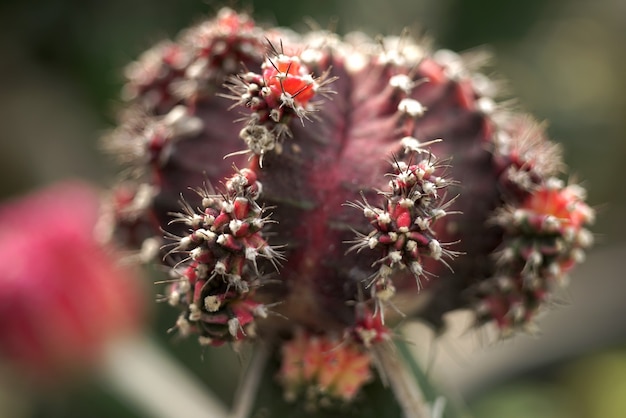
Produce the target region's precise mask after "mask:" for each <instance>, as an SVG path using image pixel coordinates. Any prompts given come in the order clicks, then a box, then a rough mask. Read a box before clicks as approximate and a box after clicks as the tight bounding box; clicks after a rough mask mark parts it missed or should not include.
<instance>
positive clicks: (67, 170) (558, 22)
mask: <svg viewBox="0 0 626 418" xmlns="http://www.w3.org/2000/svg"><path fill="white" fill-rule="evenodd" d="M232 3H233V2H230V3H229V2H225V1H222V2H218V1H199V0H177V1H172V0H170V1H166V0H158V1H154V0H108V1H106V2H97V1H79V0H19V1H18V0H3V2H1V3H0V199H5V198H8V197H10V196H13V195H16V194H19V193H21V192H25V191H27V190H29V189H32V188H35V187H39V186H42V185H45V184H49V183H52V182H54V181H57V180H59V179H63V178H68V177H72V178H75V177H80V178H85V179H88V180H91V181H93V182H95V183H96V184H99V185H101V186H104V187H106V186H107V185H110V184H111V183H112V181H113V179H114V178H115V173H116V168H115V166H114V165H113V163H112V161H111V160H110V159H108V158H106V157H105V156H103V154H102V153H100V151H99V150H98V138H99V137H100V136H101V135H102V133H104V132H105V131H106V130H107V129H110V128H111V127H112V126H113V125H112V124H113V119H114V118H113V115H114V113H115V109H116V108H117V107H118V103H119V99H118V97H119V91H120V88H121V85H122V82H123V79H122V69H123V67H124V65H125V64H126V63H128V62H129V61H130V60H133V59H134V58H136V57H137V56H138V54H139V53H140V52H141V51H143V50H144V49H146V48H147V47H149V46H151V45H152V44H153V43H155V42H157V41H159V40H161V39H164V38H167V37H170V38H171V37H174V36H175V35H176V33H177V32H178V31H180V30H181V29H183V28H184V27H186V26H188V25H189V24H190V23H192V22H195V21H197V20H199V19H202V17H203V16H205V15H207V14H212V13H213V12H214V11H216V10H217V9H219V7H220V6H222V5H224V4H226V5H229V4H230V5H232ZM234 6H235V7H244V8H252V9H253V10H254V11H255V16H256V20H257V21H261V22H268V23H273V24H276V23H277V24H279V25H281V26H290V27H293V28H296V29H298V28H302V27H304V22H305V20H304V19H303V18H304V17H311V18H312V19H313V20H314V21H316V22H317V23H318V24H319V25H320V26H321V27H333V28H336V29H337V30H338V31H339V32H340V33H345V32H348V31H352V30H363V31H365V32H368V33H369V34H372V35H375V34H377V33H385V34H399V33H400V32H401V30H402V28H404V27H409V28H411V29H413V31H414V33H420V32H422V31H425V32H426V33H427V34H429V35H430V36H431V37H432V38H434V40H435V45H436V46H437V47H445V48H449V49H453V50H456V51H463V50H466V49H470V48H474V47H478V46H488V48H489V49H491V50H492V51H493V52H494V54H495V56H496V60H495V62H494V66H493V70H494V72H496V73H498V74H500V75H502V76H504V77H505V78H506V79H507V80H508V81H509V86H510V89H511V91H512V92H514V96H515V97H517V98H518V99H519V102H520V103H521V104H522V106H523V108H525V109H527V110H529V111H531V112H532V113H534V114H535V115H536V116H537V118H538V119H540V120H543V119H546V120H548V121H549V128H548V131H549V134H550V136H551V138H553V139H554V140H556V141H558V142H560V143H562V144H563V147H564V150H565V160H566V162H567V164H568V165H569V166H570V167H571V174H572V177H574V178H577V179H582V180H584V183H583V184H584V185H585V186H586V187H587V188H588V190H589V199H588V201H589V202H590V203H591V204H592V205H595V207H596V208H597V209H598V220H597V224H596V226H595V227H594V231H595V232H596V234H597V235H596V238H597V241H598V243H597V245H596V247H595V248H594V249H593V250H592V251H591V252H590V254H589V260H588V262H587V263H586V264H584V265H583V266H582V267H581V268H579V269H578V270H577V271H576V272H575V274H574V276H573V278H572V279H573V280H572V282H573V283H572V287H571V290H570V291H569V292H568V293H567V294H566V295H564V297H563V299H564V301H565V302H566V303H565V304H566V305H567V306H564V307H563V306H562V307H559V309H558V310H556V311H555V312H554V313H552V314H551V315H549V316H548V317H546V318H545V321H543V322H542V327H541V328H542V330H543V335H542V336H541V337H539V338H528V337H524V336H522V337H519V338H516V339H514V340H513V341H509V342H506V343H497V344H491V343H489V342H488V341H489V338H485V339H483V338H482V337H480V336H478V337H477V336H476V335H470V336H468V335H467V334H468V333H467V332H464V331H466V330H467V322H466V321H467V320H466V319H464V318H463V317H462V316H452V317H451V318H450V321H451V323H450V329H451V331H450V333H448V335H446V336H444V338H443V340H442V342H441V343H440V344H439V346H440V347H442V349H440V350H438V351H441V352H443V354H441V355H440V356H438V362H439V363H441V368H443V369H444V372H443V374H444V375H447V376H445V377H444V380H445V379H446V378H447V379H448V380H451V381H455V382H458V383H459V385H458V388H457V389H458V390H459V391H461V392H462V393H463V395H464V397H465V399H466V400H467V401H468V403H469V406H470V408H471V409H472V410H473V411H474V412H475V416H476V417H477V418H480V417H484V418H490V417H493V418H500V417H503V416H506V417H508V418H517V417H520V418H521V417H534V418H541V417H546V418H548V417H549V418H559V417H574V418H577V417H580V418H592V417H598V418H600V417H601V418H612V417H615V418H618V417H620V418H622V417H624V416H626V396H624V395H625V394H626V320H625V318H626V306H624V305H625V304H624V300H625V299H626V297H625V296H624V295H626V283H625V282H626V280H622V278H623V276H624V274H623V273H622V272H623V271H624V267H626V262H625V261H624V260H626V222H624V216H625V215H626V186H625V185H624V184H623V183H622V181H624V180H623V178H624V175H623V164H624V161H626V77H624V76H623V75H624V74H626V48H625V47H624V43H625V42H626V2H624V1H622V0H596V1H583V0H526V1H524V2H504V1H496V0H473V1H469V0H465V1H464V0H385V1H374V0H341V1H340V0H334V1H331V0H318V1H314V2H313V1H311V2H294V1H291V0H273V1H269V0H264V1H260V0H259V1H250V0H248V1H245V2H244V1H242V2H239V3H237V4H235V5H234ZM0 262H4V260H2V261H0ZM175 316H176V313H175V312H171V311H170V310H169V309H167V307H166V306H159V307H157V308H155V314H154V316H153V317H154V319H153V325H152V334H153V335H154V338H155V339H156V340H157V341H159V343H160V344H162V346H163V347H164V348H165V349H166V350H168V351H169V352H170V353H171V355H172V356H174V357H175V358H177V359H179V360H180V361H181V362H182V363H183V364H185V365H186V367H188V368H189V370H191V371H192V372H193V373H194V374H195V375H197V376H198V377H199V378H200V379H201V380H202V381H203V382H205V383H206V384H208V385H209V386H212V387H213V388H214V389H215V390H216V392H217V394H218V395H219V396H220V397H222V399H224V400H225V401H227V402H230V398H231V397H232V393H233V388H234V385H235V382H236V379H237V373H238V372H237V370H238V362H239V360H238V358H237V356H236V355H234V354H231V353H230V351H229V350H228V349H226V350H212V351H210V352H205V353H203V351H202V350H201V349H200V348H199V347H198V346H197V344H196V342H195V341H187V342H186V341H181V342H176V343H174V344H173V343H172V342H171V340H170V338H169V337H168V336H167V335H166V333H165V331H166V330H167V329H168V328H169V327H170V324H172V323H173V322H174V320H175ZM412 331H415V333H419V332H420V330H419V329H413V328H412ZM416 335H421V334H416ZM457 336H460V338H457ZM485 341H487V342H485ZM417 345H419V344H417ZM423 346H425V344H424V345H423ZM445 347H447V348H445ZM446 353H447V354H446ZM426 357H428V355H426ZM224 362H227V363H229V364H230V365H231V366H232V370H234V371H233V373H232V375H227V374H222V373H220V379H219V380H216V379H215V377H214V376H215V375H214V374H213V370H215V366H216V364H223V363H224ZM9 386H10V385H9ZM3 411H10V412H7V413H6V414H5V413H3ZM7 414H9V415H7ZM0 416H7V417H13V416H15V417H19V416H23V417H83V416H90V417H108V416H117V417H142V416H144V415H143V413H142V412H141V411H138V410H135V409H133V407H131V406H130V405H127V404H126V403H124V402H123V401H121V400H119V399H117V398H116V397H115V396H114V395H113V394H112V393H111V392H110V391H108V390H106V389H105V388H103V387H102V385H100V384H98V383H96V382H94V383H93V384H91V385H84V386H82V387H81V388H80V389H78V388H77V389H75V390H73V391H72V392H71V394H66V395H65V396H64V397H63V398H62V400H59V399H56V398H55V400H53V401H52V400H50V399H47V398H46V397H45V396H44V397H41V398H39V397H37V398H35V399H33V398H30V397H25V395H21V396H18V395H17V394H16V393H15V392H14V391H12V390H11V389H10V387H8V386H7V385H6V384H5V385H4V387H0Z"/></svg>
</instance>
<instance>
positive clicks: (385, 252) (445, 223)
mask: <svg viewBox="0 0 626 418" xmlns="http://www.w3.org/2000/svg"><path fill="white" fill-rule="evenodd" d="M479 58H480V57H478V56H464V55H457V54H455V53H453V52H451V51H447V50H438V51H431V50H429V48H428V46H427V45H426V43H424V42H422V41H415V40H412V39H410V38H409V37H408V36H405V35H403V36H402V37H401V38H397V37H388V38H383V39H382V40H381V41H374V40H372V39H370V38H368V37H367V36H365V35H363V34H352V35H349V36H346V37H345V38H340V37H339V36H337V35H335V34H332V33H328V32H322V31H319V32H316V31H314V32H311V33H308V34H304V35H298V34H295V33H293V32H291V31H288V30H284V29H280V28H272V29H264V28H262V27H260V26H258V25H256V24H255V23H254V22H253V20H252V19H251V18H250V17H249V16H247V15H245V14H238V13H236V12H234V11H232V10H230V9H223V10H222V11H220V12H219V13H218V14H217V16H216V17H215V18H213V19H209V20H207V21H205V22H202V23H200V24H199V25H197V26H195V27H192V28H191V29H188V30H187V31H185V32H184V33H183V34H182V35H181V37H180V39H178V40H177V41H175V42H170V41H168V42H167V43H162V44H158V45H157V46H156V47H155V48H154V49H152V50H150V51H149V52H148V53H146V54H145V55H144V56H142V57H141V58H140V59H139V61H137V62H136V63H133V64H131V66H130V67H129V68H130V70H129V71H128V72H127V76H128V77H129V79H128V83H127V86H126V91H127V92H131V93H130V94H129V95H127V98H128V104H127V107H128V109H127V111H125V112H123V113H122V114H121V116H120V121H119V127H118V128H117V129H116V130H114V131H113V132H112V133H111V134H110V135H108V136H107V137H106V138H105V143H106V145H107V147H108V148H109V149H110V150H112V151H113V153H114V154H116V155H118V156H120V160H121V162H122V163H123V164H126V165H128V166H129V167H130V168H131V169H130V170H128V173H130V174H129V178H128V179H126V180H125V182H124V183H123V190H124V193H122V194H119V192H118V194H117V196H118V197H119V196H122V197H124V198H123V199H119V198H118V201H117V204H116V205H112V208H113V209H112V210H113V211H114V213H113V215H114V216H111V219H114V220H115V227H116V228H115V230H116V234H117V237H118V238H119V239H121V240H122V241H125V243H126V244H127V245H131V246H137V247H139V246H141V245H142V244H143V243H144V242H145V241H146V240H148V241H149V242H154V240H159V241H160V242H161V245H162V250H161V257H160V259H161V260H162V261H161V263H162V264H164V265H165V266H167V267H168V268H169V270H170V274H171V277H172V283H171V284H170V285H169V286H168V288H167V289H166V291H165V294H164V297H163V299H164V300H166V301H168V302H169V303H170V304H171V305H173V306H176V307H178V308H180V310H181V316H180V318H179V320H178V322H177V323H176V326H175V327H174V329H175V330H176V331H177V332H178V333H179V334H181V335H189V334H195V335H197V336H198V337H199V339H200V342H201V343H202V344H208V345H221V344H224V343H233V344H239V343H241V342H242V341H251V340H254V339H264V340H266V341H270V342H272V343H274V344H285V346H284V347H285V348H284V349H283V353H286V354H284V363H283V370H284V373H283V374H282V378H281V379H282V381H283V382H284V383H285V384H286V385H287V387H288V392H289V391H291V390H292V389H293V388H294V387H295V386H294V385H296V386H298V385H300V384H303V382H304V381H306V380H307V379H308V378H306V379H305V378H304V377H302V376H304V375H306V374H307V373H305V372H302V371H298V372H296V371H294V369H293V368H291V366H289V365H290V364H291V363H290V362H292V361H293V359H292V357H293V356H294V355H296V354H294V353H295V352H296V351H297V352H298V353H299V354H298V355H299V356H305V354H303V353H305V352H306V351H307V350H309V349H312V348H310V347H309V348H302V347H301V349H300V348H299V349H298V350H296V348H294V347H300V346H302V345H307V344H309V342H311V344H313V342H315V343H314V344H319V341H325V343H324V344H327V343H326V342H328V341H336V342H337V347H338V348H337V350H339V352H338V353H337V356H344V355H345V356H348V357H350V356H353V355H354V356H356V357H359V356H360V355H361V354H363V353H365V354H367V353H368V352H369V350H371V348H372V347H373V346H376V345H378V344H387V343H388V342H389V340H390V339H391V338H392V328H393V326H394V325H395V324H396V323H397V321H398V318H400V317H401V316H409V317H413V318H418V319H422V320H425V321H428V322H430V323H432V324H433V325H435V326H440V325H441V317H442V315H443V314H444V313H446V312H448V311H451V310H454V309H462V308H473V309H474V310H475V312H476V324H477V325H480V324H483V323H495V324H496V325H497V326H498V327H499V328H500V329H501V331H502V332H503V333H508V332H510V331H513V330H516V329H522V328H525V327H528V326H529V325H530V324H531V323H532V322H533V320H534V318H535V314H536V313H537V312H538V310H539V309H540V308H541V306H543V305H544V304H545V302H546V301H547V300H549V297H550V294H551V293H552V291H553V289H554V287H555V285H557V284H559V283H560V282H562V280H560V279H561V278H562V276H563V275H564V274H565V272H566V271H569V270H570V269H571V267H572V265H573V264H574V263H575V262H577V261H579V260H581V259H582V252H583V250H584V249H585V248H587V247H588V246H589V245H590V244H591V241H592V240H591V235H590V233H589V232H588V231H587V230H586V229H585V227H586V225H588V224H590V223H591V222H592V221H593V211H592V210H591V209H590V208H589V207H588V206H587V205H586V204H585V203H584V193H582V188H581V187H580V186H577V185H569V186H564V185H563V184H562V183H560V181H559V180H557V179H556V178H555V176H556V175H557V174H559V172H562V169H563V163H562V161H561V157H560V153H559V149H558V147H557V146H555V145H554V144H552V143H551V142H549V141H548V140H547V139H546V138H545V133H544V130H543V127H542V126H541V125H540V124H538V123H536V122H535V121H534V120H533V119H532V118H531V117H529V116H527V115H524V114H522V113H520V112H519V111H517V110H515V109H512V108H510V106H507V105H506V104H504V103H500V102H499V101H498V100H499V97H498V96H497V93H498V89H497V83H495V82H492V81H491V80H489V79H488V78H487V77H486V76H484V75H483V74H481V73H479V65H478V64H479V63H480V61H481V60H480V59H479ZM190 190H192V192H190ZM181 196H182V199H181ZM163 231H164V232H163ZM163 235H165V237H163ZM144 247H145V246H144ZM331 345H332V344H331ZM342 350H346V351H345V352H343V351H342ZM350 350H352V351H350ZM354 350H356V351H354ZM353 351H354V352H353ZM354 353H359V354H354ZM365 354H363V355H365ZM359 364H360V363H359ZM303 373H304V374H303ZM359 373H360V374H359V375H360V376H366V375H367V374H366V373H361V372H359ZM296 375H297V376H299V377H297V378H296V377H294V376H296ZM311 376H313V375H311ZM311 376H309V377H310V379H308V381H311V382H313V381H314V380H315V379H320V376H321V375H316V376H317V377H315V376H313V377H311ZM302 379H304V380H302ZM365 380H367V379H357V380H356V381H358V384H357V383H355V384H357V386H360V385H361V384H363V383H364V382H365ZM296 381H297V382H296ZM294 382H296V383H294ZM318 383H319V382H318ZM311 384H315V383H314V382H313V383H311ZM331 386H332V385H331ZM329 387H330V386H329ZM332 387H333V388H338V387H342V386H341V384H339V383H337V384H336V385H335V386H332ZM346 387H347V386H346ZM353 389H354V388H350V389H349V390H348V389H345V390H338V392H337V391H333V390H334V389H333V390H330V389H329V391H328V393H330V394H331V395H332V396H335V397H337V398H339V399H341V398H343V399H352V397H353ZM357 389H358V388H357Z"/></svg>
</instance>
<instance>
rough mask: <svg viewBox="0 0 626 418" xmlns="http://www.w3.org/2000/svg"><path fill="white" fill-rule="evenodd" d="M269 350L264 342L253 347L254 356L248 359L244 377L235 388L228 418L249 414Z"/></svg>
mask: <svg viewBox="0 0 626 418" xmlns="http://www.w3.org/2000/svg"><path fill="white" fill-rule="evenodd" d="M269 352H270V351H269V347H268V346H267V345H266V344H263V343H259V344H257V346H256V347H255V352H254V356H253V357H252V360H251V361H250V365H249V366H248V370H246V373H245V378H244V379H243V380H242V383H241V386H240V387H239V389H238V390H237V394H236V396H235V403H234V408H233V411H232V412H231V414H230V418H247V417H248V416H250V412H251V411H252V408H253V406H254V401H255V398H256V394H257V392H258V388H259V383H260V382H261V377H262V376H263V370H264V369H265V366H266V365H267V360H268V358H269Z"/></svg>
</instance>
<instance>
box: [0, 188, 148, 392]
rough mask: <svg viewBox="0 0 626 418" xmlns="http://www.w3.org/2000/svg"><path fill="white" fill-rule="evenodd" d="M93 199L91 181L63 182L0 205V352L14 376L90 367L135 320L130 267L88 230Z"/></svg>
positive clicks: (138, 303)
mask: <svg viewBox="0 0 626 418" xmlns="http://www.w3.org/2000/svg"><path fill="white" fill-rule="evenodd" d="M98 205H99V198H98V196H97V194H96V193H95V191H94V190H93V189H91V188H90V187H89V186H87V185H85V184H81V183H65V184H59V185H55V186H52V187H50V188H48V189H45V190H42V191H38V192H36V193H34V194H32V195H29V196H26V197H23V198H20V199H18V200H15V201H12V202H8V203H6V204H4V205H3V206H1V207H0V259H1V260H2V267H1V269H0V355H1V356H2V357H3V358H4V360H6V361H8V362H9V363H10V365H11V366H13V367H14V369H15V371H16V373H19V374H20V375H24V376H26V377H30V378H34V379H36V380H37V381H53V380H54V381H56V380H57V379H58V378H61V377H65V376H68V375H70V374H73V373H74V372H76V371H79V370H82V369H84V368H86V367H89V366H93V365H95V363H96V362H97V361H98V359H99V358H100V356H101V354H102V352H103V350H104V349H105V347H106V345H107V344H108V343H109V342H110V341H111V340H112V339H113V338H115V337H118V336H121V335H124V334H126V333H129V332H132V331H135V330H136V329H137V328H138V326H139V325H140V324H141V319H142V317H143V310H144V299H143V297H142V294H141V286H140V283H139V282H138V279H139V278H138V277H136V275H135V273H136V272H135V271H133V270H131V269H129V268H128V267H122V266H121V265H120V264H119V258H120V257H119V254H116V253H115V251H114V250H113V249H112V248H109V247H108V246H106V245H103V244H101V243H100V242H98V241H97V240H96V238H95V236H94V226H95V225H96V221H97V217H98Z"/></svg>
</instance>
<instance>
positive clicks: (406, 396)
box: [372, 344, 432, 418]
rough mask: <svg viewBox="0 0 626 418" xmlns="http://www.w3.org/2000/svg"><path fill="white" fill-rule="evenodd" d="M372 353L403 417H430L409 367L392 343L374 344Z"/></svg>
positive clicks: (424, 400)
mask: <svg viewBox="0 0 626 418" xmlns="http://www.w3.org/2000/svg"><path fill="white" fill-rule="evenodd" d="M372 353H373V356H374V360H375V363H376V366H377V367H378V369H379V372H380V374H381V378H382V379H383V381H384V382H385V384H387V385H389V386H390V388H391V390H392V391H393V393H394V395H395V397H396V399H397V400H398V403H399V404H400V407H401V408H402V412H403V414H404V418H432V414H431V412H430V410H429V408H428V404H427V403H426V399H425V398H424V395H423V393H422V391H421V389H420V387H419V385H418V383H417V381H416V379H415V376H413V375H412V374H411V373H410V368H409V367H408V366H407V365H405V364H404V363H403V361H402V358H401V357H400V355H399V353H398V352H397V351H396V350H395V347H394V346H393V345H392V344H375V345H374V346H373V347H372Z"/></svg>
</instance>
